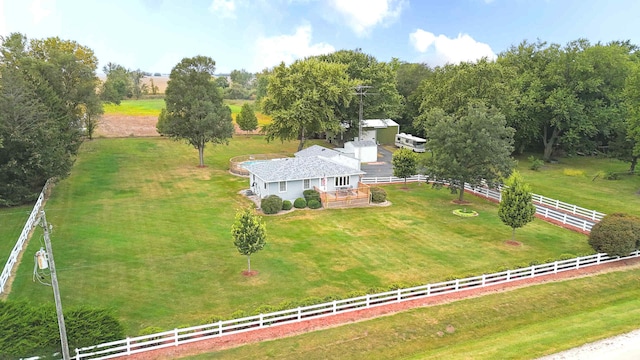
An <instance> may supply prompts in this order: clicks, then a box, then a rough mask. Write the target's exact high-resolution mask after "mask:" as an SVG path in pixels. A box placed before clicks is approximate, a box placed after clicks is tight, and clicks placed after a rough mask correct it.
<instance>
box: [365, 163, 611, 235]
mask: <svg viewBox="0 0 640 360" xmlns="http://www.w3.org/2000/svg"><path fill="white" fill-rule="evenodd" d="M420 181H424V182H427V181H429V177H427V176H425V175H415V176H412V177H409V178H407V182H420ZM362 182H363V183H365V184H390V183H398V182H404V178H398V177H395V176H385V177H376V178H363V179H362ZM464 189H465V190H467V191H469V192H470V193H472V194H474V195H477V196H482V197H485V198H488V199H492V200H495V201H497V202H500V201H501V200H502V193H501V189H489V188H487V187H471V185H469V184H464ZM531 196H532V201H533V204H534V205H535V206H536V214H538V215H539V216H540V217H542V218H544V219H547V220H552V221H556V222H559V223H561V224H563V225H567V226H570V227H572V228H575V229H577V230H580V231H583V232H589V231H591V228H592V227H593V225H595V224H596V223H597V222H599V221H600V220H602V218H603V217H604V216H605V215H606V214H603V213H601V212H598V211H595V210H590V209H585V208H583V207H579V206H577V205H573V204H568V203H565V202H562V201H560V200H556V199H551V198H548V197H546V196H542V195H538V194H531Z"/></svg>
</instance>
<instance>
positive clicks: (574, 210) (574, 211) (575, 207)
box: [573, 205, 577, 215]
mask: <svg viewBox="0 0 640 360" xmlns="http://www.w3.org/2000/svg"><path fill="white" fill-rule="evenodd" d="M576 209H577V206H576V205H573V214H574V215H575V213H576Z"/></svg>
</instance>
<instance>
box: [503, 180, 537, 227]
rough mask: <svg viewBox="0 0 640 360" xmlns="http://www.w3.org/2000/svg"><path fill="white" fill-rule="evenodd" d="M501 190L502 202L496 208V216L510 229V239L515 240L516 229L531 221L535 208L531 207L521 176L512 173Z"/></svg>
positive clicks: (527, 188) (526, 186)
mask: <svg viewBox="0 0 640 360" xmlns="http://www.w3.org/2000/svg"><path fill="white" fill-rule="evenodd" d="M505 185H507V187H505V188H504V189H502V200H501V201H500V205H499V206H498V215H499V216H500V220H502V222H503V223H504V224H505V225H508V226H510V227H511V229H512V233H511V239H512V240H515V239H516V229H517V228H520V227H523V226H525V225H527V224H528V223H530V222H531V221H533V219H534V217H535V215H536V207H535V205H533V202H532V196H531V190H530V188H529V186H528V185H527V184H526V183H525V182H524V180H523V179H522V176H521V175H520V173H518V172H517V171H514V172H513V173H512V174H511V176H509V178H508V179H507V181H506V182H505Z"/></svg>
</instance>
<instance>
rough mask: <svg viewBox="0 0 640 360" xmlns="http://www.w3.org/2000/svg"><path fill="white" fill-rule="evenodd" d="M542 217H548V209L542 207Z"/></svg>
mask: <svg viewBox="0 0 640 360" xmlns="http://www.w3.org/2000/svg"><path fill="white" fill-rule="evenodd" d="M544 217H549V209H547V208H544Z"/></svg>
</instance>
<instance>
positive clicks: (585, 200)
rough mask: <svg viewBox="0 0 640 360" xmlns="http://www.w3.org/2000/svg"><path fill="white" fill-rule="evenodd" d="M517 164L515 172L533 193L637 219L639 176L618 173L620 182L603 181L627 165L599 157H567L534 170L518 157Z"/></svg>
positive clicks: (522, 158)
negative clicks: (625, 214)
mask: <svg viewBox="0 0 640 360" xmlns="http://www.w3.org/2000/svg"><path fill="white" fill-rule="evenodd" d="M518 162H519V165H518V170H519V171H520V172H521V174H522V176H524V178H525V181H526V182H528V183H529V184H530V185H531V190H532V192H534V193H537V194H541V195H544V196H547V197H550V198H554V199H558V200H561V201H565V202H568V203H572V204H576V205H578V206H582V207H584V208H587V209H593V210H598V211H600V212H603V213H606V214H610V213H614V212H625V213H629V214H635V215H638V216H640V176H638V175H625V174H621V175H620V179H619V180H606V179H605V178H604V175H605V174H606V173H608V172H619V173H624V172H626V171H627V170H628V169H629V164H628V163H624V162H622V161H619V160H615V159H607V158H598V157H567V158H562V159H560V161H559V162H558V163H556V164H548V163H547V164H544V166H543V167H542V168H541V169H540V170H538V171H533V170H530V169H529V166H530V161H529V160H527V159H526V157H525V156H523V157H521V158H518Z"/></svg>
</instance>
